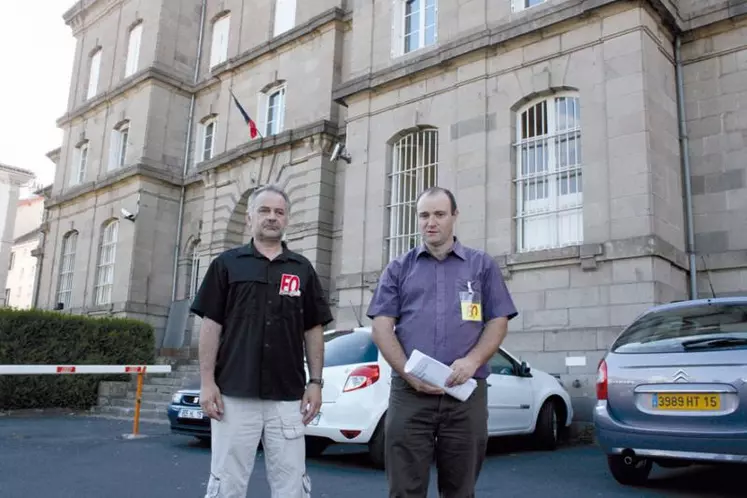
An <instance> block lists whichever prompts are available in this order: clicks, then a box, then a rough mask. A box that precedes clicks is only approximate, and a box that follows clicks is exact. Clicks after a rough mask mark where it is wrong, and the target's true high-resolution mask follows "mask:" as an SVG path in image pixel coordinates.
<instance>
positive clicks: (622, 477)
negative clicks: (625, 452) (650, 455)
mask: <svg viewBox="0 0 747 498" xmlns="http://www.w3.org/2000/svg"><path fill="white" fill-rule="evenodd" d="M607 466H608V467H609V469H610V472H611V473H612V477H614V478H615V480H616V481H617V482H619V483H620V484H624V485H626V486H640V485H642V484H645V482H646V481H647V480H648V475H649V474H650V473H651V467H652V466H653V462H652V461H651V460H649V459H647V458H632V457H623V456H622V455H607Z"/></svg>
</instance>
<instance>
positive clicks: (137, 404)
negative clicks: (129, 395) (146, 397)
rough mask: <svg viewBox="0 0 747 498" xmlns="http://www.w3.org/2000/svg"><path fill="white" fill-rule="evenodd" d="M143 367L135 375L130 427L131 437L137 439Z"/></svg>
mask: <svg viewBox="0 0 747 498" xmlns="http://www.w3.org/2000/svg"><path fill="white" fill-rule="evenodd" d="M144 377H145V367H143V369H142V370H141V371H140V372H138V374H137V391H136V392H135V420H134V422H133V425H132V435H133V436H135V437H137V435H138V433H139V432H140V406H141V405H142V404H143V379H144Z"/></svg>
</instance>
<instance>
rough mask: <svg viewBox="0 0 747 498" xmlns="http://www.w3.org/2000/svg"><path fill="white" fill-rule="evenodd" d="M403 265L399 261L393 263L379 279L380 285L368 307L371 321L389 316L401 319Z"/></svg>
mask: <svg viewBox="0 0 747 498" xmlns="http://www.w3.org/2000/svg"><path fill="white" fill-rule="evenodd" d="M400 268H401V263H400V262H399V260H396V259H395V260H393V261H391V262H390V263H389V264H388V265H387V267H386V268H385V269H384V272H383V273H382V274H381V277H379V283H378V284H377V285H376V290H374V295H373V298H371V303H370V304H369V305H368V312H367V313H366V315H367V316H368V318H370V319H372V320H373V319H374V318H375V317H377V316H389V317H392V318H399V314H400V298H399V270H400Z"/></svg>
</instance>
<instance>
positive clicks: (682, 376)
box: [672, 370, 690, 382]
mask: <svg viewBox="0 0 747 498" xmlns="http://www.w3.org/2000/svg"><path fill="white" fill-rule="evenodd" d="M672 379H673V381H674V382H689V381H690V377H688V376H687V374H686V373H685V371H684V370H677V373H675V374H674V377H673V378H672Z"/></svg>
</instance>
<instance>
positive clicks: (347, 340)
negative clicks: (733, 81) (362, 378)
mask: <svg viewBox="0 0 747 498" xmlns="http://www.w3.org/2000/svg"><path fill="white" fill-rule="evenodd" d="M330 335H331V336H333V337H332V338H329V336H327V337H325V338H324V339H325V342H326V344H325V345H324V366H325V367H337V366H341V365H353V364H355V363H373V362H376V361H377V360H378V358H379V350H378V348H377V347H376V344H375V343H374V342H373V340H372V339H371V334H370V333H368V332H365V331H362V330H345V331H339V333H338V332H334V333H333V334H330Z"/></svg>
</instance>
